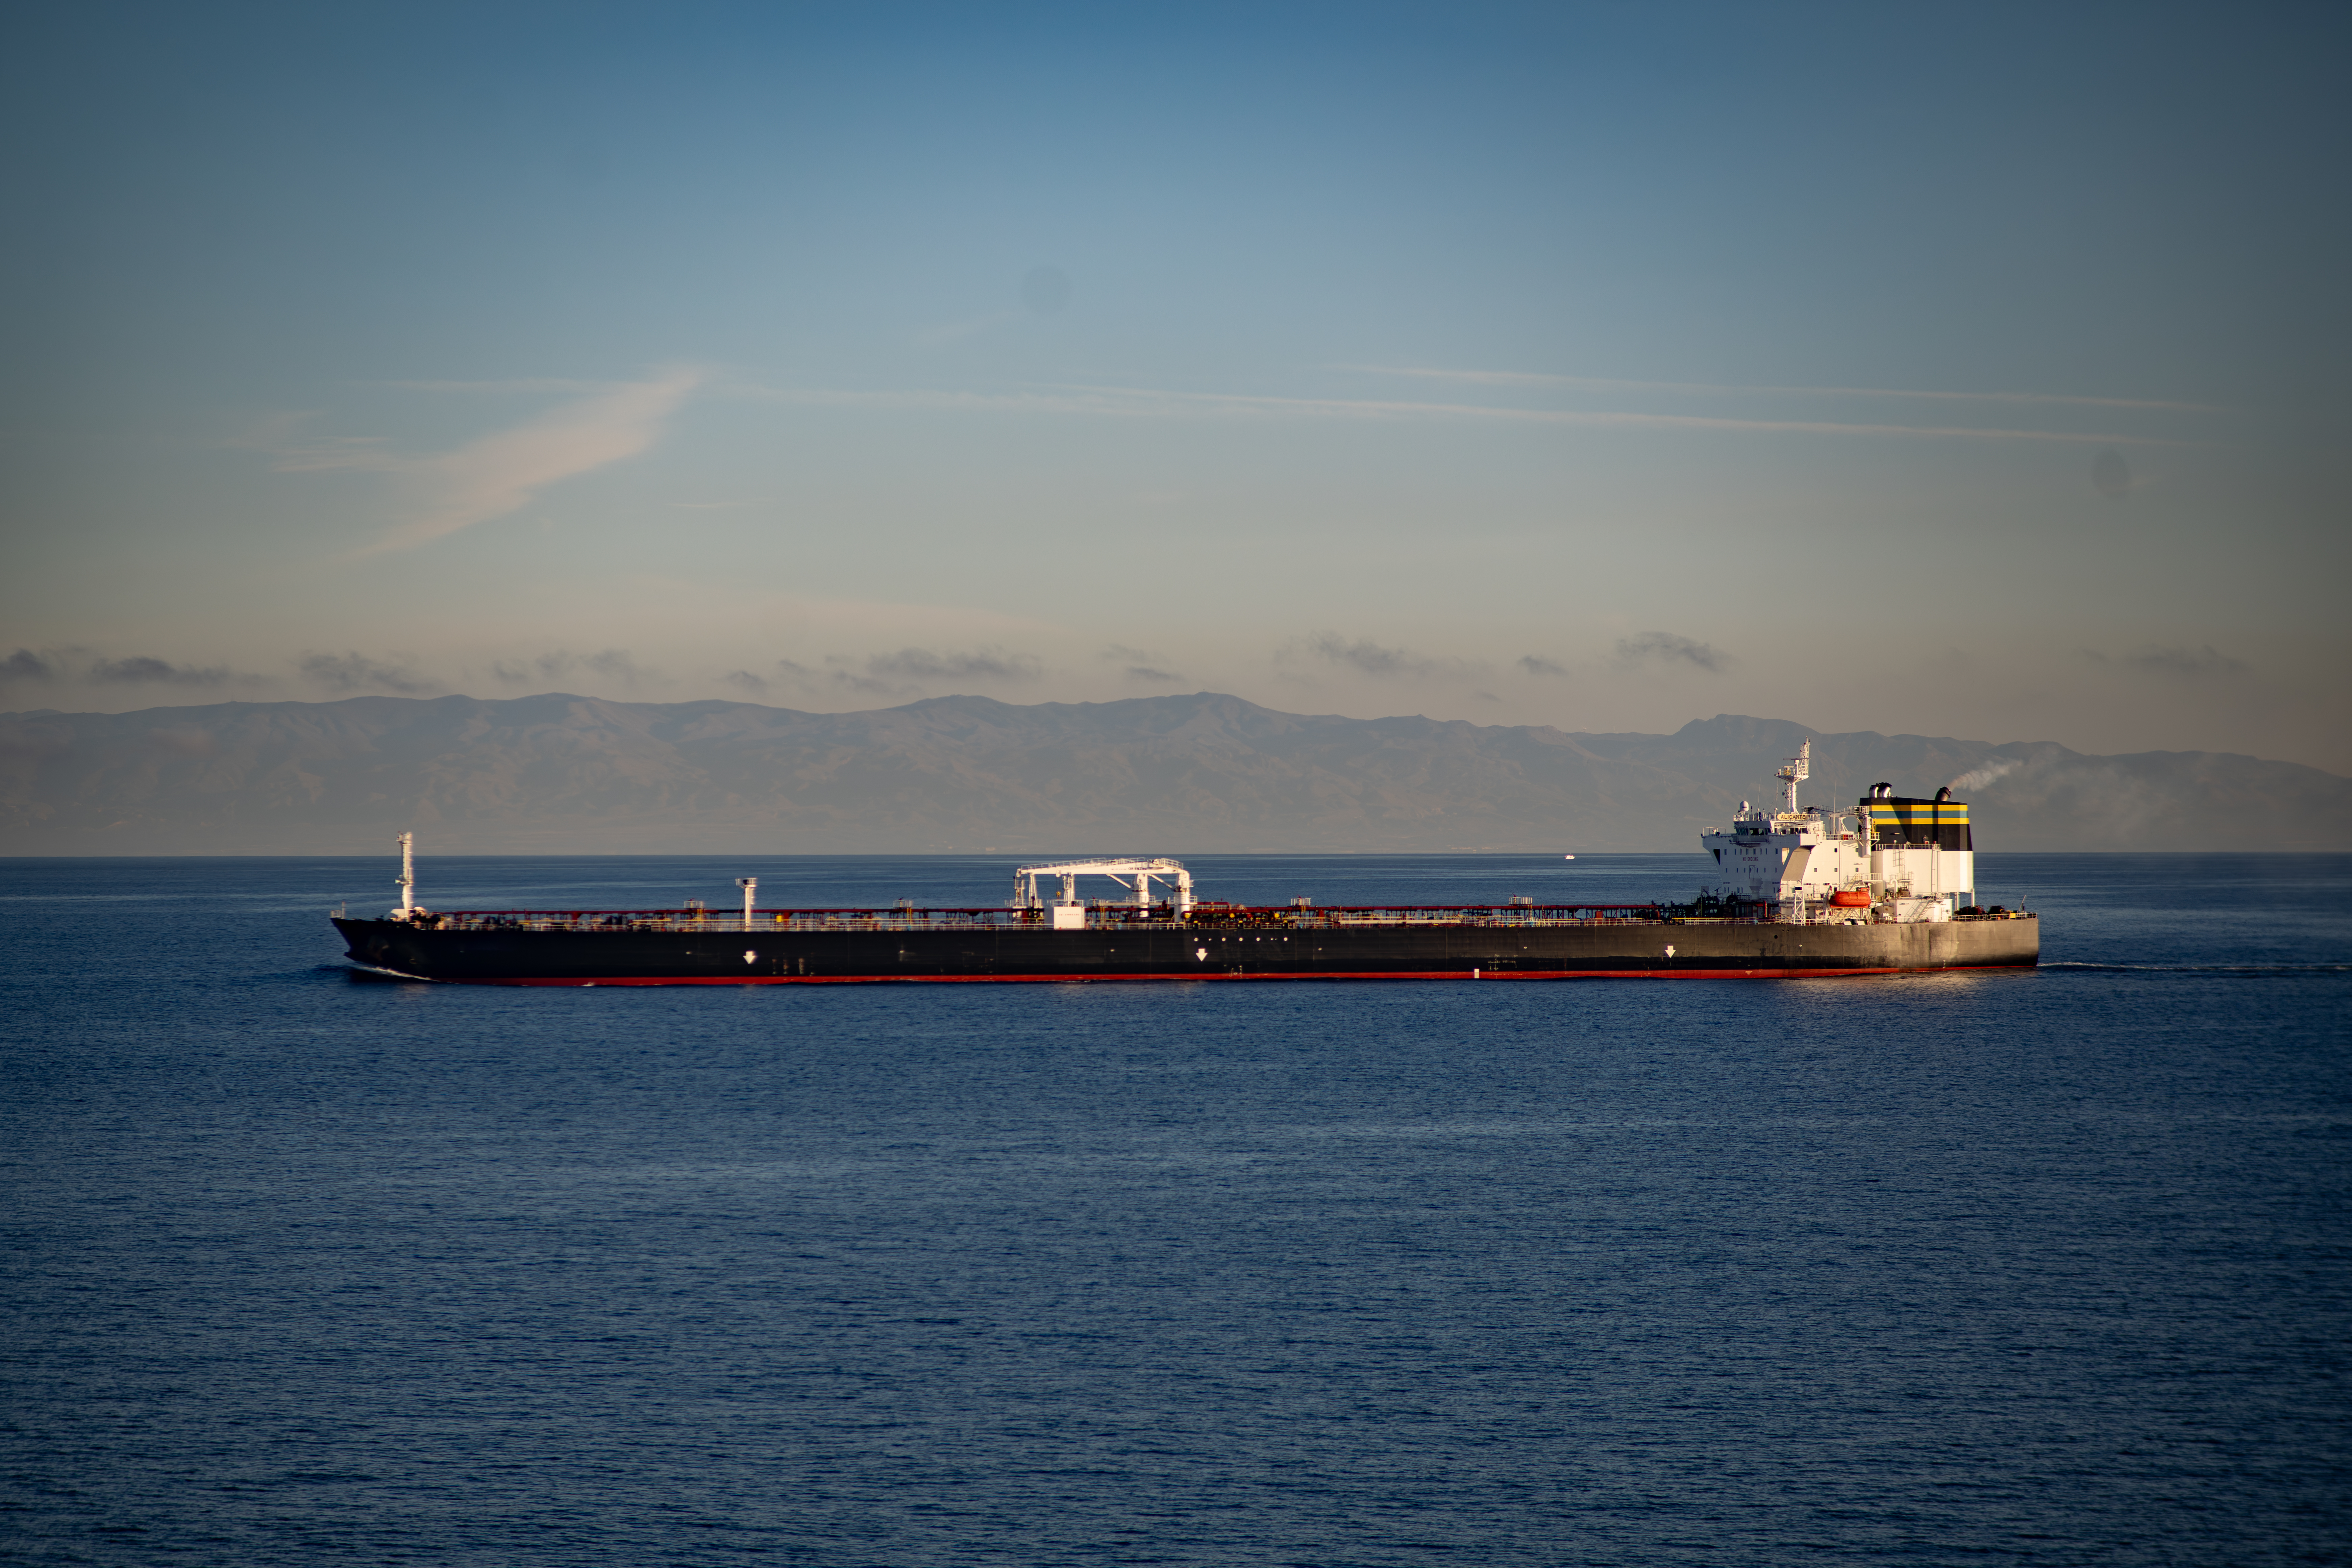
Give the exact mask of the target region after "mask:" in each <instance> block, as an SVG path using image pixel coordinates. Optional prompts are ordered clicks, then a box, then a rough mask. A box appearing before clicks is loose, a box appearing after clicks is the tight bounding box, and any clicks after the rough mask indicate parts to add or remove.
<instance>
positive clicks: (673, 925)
mask: <svg viewBox="0 0 2352 1568" xmlns="http://www.w3.org/2000/svg"><path fill="white" fill-rule="evenodd" d="M1855 912H1856V913H1862V914H1864V915H1865V916H1866V915H1867V913H1868V911H1855ZM1845 913H1846V912H1845V911H1843V910H1841V911H1839V912H1838V915H1837V917H1835V918H1836V919H1837V920H1838V921H1843V920H1844V918H1845ZM1950 918H1951V919H1952V920H1954V921H2009V920H2032V919H2033V918H2034V917H2033V916H2032V914H2030V913H2029V912H2027V911H2025V910H2004V911H2003V912H2001V913H2000V914H1975V915H1954V916H1952V917H1950ZM415 923H416V924H418V925H420V926H423V927H425V928H426V929H429V930H437V931H683V932H688V933H694V932H702V933H707V934H709V935H713V936H717V935H721V934H724V933H727V932H730V931H731V932H734V933H736V934H738V935H741V934H743V933H745V932H747V931H748V932H750V933H751V934H753V935H757V934H759V933H760V932H762V931H1050V930H1053V929H1055V927H1054V926H1053V925H1052V922H1051V921H1049V920H1048V919H1047V918H1046V914H1045V910H1022V909H1003V908H980V909H936V910H911V909H890V910H874V909H855V910H753V911H752V912H751V919H750V920H749V921H746V920H745V919H744V917H743V916H742V915H741V914H740V913H737V912H734V911H719V910H447V911H432V912H427V911H422V910H420V911H419V912H418V915H417V917H416V921H415ZM1795 923H1799V922H1796V921H1790V920H1787V919H1784V918H1776V917H1774V916H1772V915H1769V914H1738V915H1723V914H1709V915H1702V914H1687V913H1679V912H1675V911H1671V910H1668V909H1666V908H1665V907H1664V906H1661V905H1656V904H1535V905H1528V904H1367V905H1357V906H1337V905H1335V906H1328V907H1323V908H1315V909H1298V908H1290V909H1280V908H1260V907H1253V906H1241V905H1231V904H1226V905H1198V906H1195V907H1194V909H1193V910H1192V915H1191V917H1190V918H1188V919H1179V918H1178V917H1177V915H1176V913H1175V911H1174V910H1173V908H1172V907H1171V906H1169V905H1165V904H1160V905H1155V906H1153V907H1152V908H1150V909H1149V910H1144V909H1138V908H1135V907H1134V906H1132V905H1118V904H1111V905H1105V906H1101V907H1097V908H1093V909H1089V910H1087V923H1086V929H1087V930H1088V931H1129V930H1138V929H1158V930H1164V931H1202V932H1209V931H1332V930H1341V929H1349V928H1354V927H1360V926H1478V927H1483V928H1489V929H1494V928H1499V929H1504V930H1513V929H1522V928H1527V927H1557V926H1657V925H1789V924H1795ZM1806 923H1811V924H1828V923H1832V919H1831V918H1830V914H1829V911H1828V910H1818V911H1816V912H1815V915H1814V918H1813V919H1812V920H1811V921H1809V922H1806ZM1061 929H1064V930H1067V929H1069V928H1067V927H1064V928H1061Z"/></svg>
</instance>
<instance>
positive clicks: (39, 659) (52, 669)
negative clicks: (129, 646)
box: [0, 647, 267, 689]
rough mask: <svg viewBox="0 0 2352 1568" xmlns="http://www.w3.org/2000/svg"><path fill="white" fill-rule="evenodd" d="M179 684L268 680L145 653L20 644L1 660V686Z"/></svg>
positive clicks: (245, 683)
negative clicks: (116, 654) (119, 654)
mask: <svg viewBox="0 0 2352 1568" xmlns="http://www.w3.org/2000/svg"><path fill="white" fill-rule="evenodd" d="M16 684H26V685H49V684H57V685H79V684H88V685H93V686H178V687H188V688H196V689H210V688H213V687H220V686H229V685H239V686H250V685H255V684H267V678H265V677H262V676H258V675H249V674H247V673H246V672H244V671H242V670H236V669H231V668H228V667H227V666H226V665H220V664H201V665H200V664H174V663H173V662H172V661H171V660H170V659H166V658H154V657H153V656H152V655H149V654H131V655H130V656H128V657H126V658H107V657H106V656H105V655H103V654H100V653H97V652H95V651H93V650H92V649H89V648H86V647H68V648H48V649H46V650H44V651H41V652H35V651H34V650H33V649H31V648H28V647H20V648H18V649H16V651H15V652H14V653H12V654H10V655H9V656H8V657H7V658H0V685H16Z"/></svg>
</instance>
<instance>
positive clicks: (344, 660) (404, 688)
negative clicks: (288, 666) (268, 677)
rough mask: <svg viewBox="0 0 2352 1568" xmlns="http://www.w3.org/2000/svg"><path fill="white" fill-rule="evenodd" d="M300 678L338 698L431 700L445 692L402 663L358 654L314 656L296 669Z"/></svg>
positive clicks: (318, 654) (437, 683) (397, 660)
mask: <svg viewBox="0 0 2352 1568" xmlns="http://www.w3.org/2000/svg"><path fill="white" fill-rule="evenodd" d="M296 668H299V670H300V671H301V672H302V678H303V679H306V680H309V681H312V682H314V683H316V684H317V685H320V686H323V687H325V688H326V689H328V690H330V691H332V692H335V693H337V694H338V695H341V696H349V695H351V694H352V693H354V692H361V691H389V692H391V693H393V694H394V696H398V697H431V696H435V695H436V694H438V693H440V692H442V691H446V690H447V689H448V688H446V687H445V686H444V685H442V684H441V683H440V682H439V681H437V680H434V679H429V678H427V677H425V676H424V675H421V674H419V673H417V671H416V670H415V668H413V667H411V666H410V665H409V663H408V662H407V660H405V659H393V660H383V659H373V658H368V657H367V656H366V655H365V654H360V653H314V654H309V655H306V656H305V657H304V658H302V659H301V660H300V661H299V663H298V665H297V666H296Z"/></svg>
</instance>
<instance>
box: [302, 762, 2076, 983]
mask: <svg viewBox="0 0 2352 1568" xmlns="http://www.w3.org/2000/svg"><path fill="white" fill-rule="evenodd" d="M1811 752H1812V744H1811V742H1806V743H1805V744H1804V746H1803V747H1802V748H1801V750H1800V751H1799V753H1798V754H1797V755H1796V756H1794V757H1792V758H1790V759H1789V761H1788V762H1787V763H1784V764H1782V766H1781V768H1780V771H1779V773H1778V774H1777V775H1776V776H1777V777H1778V778H1779V780H1780V783H1781V784H1782V786H1783V789H1782V796H1783V798H1782V800H1781V802H1780V807H1779V809H1777V810H1770V811H1766V810H1759V809H1754V808H1751V807H1750V806H1749V805H1748V803H1747V802H1745V801H1743V802H1741V803H1740V808H1739V811H1738V814H1737V815H1736V816H1734V817H1733V819H1732V822H1731V826H1729V827H1727V828H1723V829H1720V830H1717V831H1713V832H1709V833H1706V834H1702V835H1701V836H1700V839H1699V842H1700V845H1701V847H1704V848H1705V849H1706V852H1707V853H1708V855H1709V856H1710V857H1711V860H1712V870H1711V872H1710V875H1709V877H1708V879H1707V881H1706V884H1705V885H1704V886H1703V887H1702V888H1701V889H1700V890H1699V892H1698V893H1697V895H1696V897H1695V898H1693V899H1691V900H1689V901H1687V902H1680V903H1676V902H1658V903H1649V904H1538V903H1535V902H1533V901H1532V900H1520V901H1517V902H1507V903H1502V904H1477V905H1453V904H1448V905H1423V904H1412V905H1406V904H1397V905H1379V906H1354V907H1341V908H1334V907H1318V906H1315V905H1312V904H1309V903H1307V902H1306V901H1305V900H1298V901H1296V902H1294V903H1293V904H1291V905H1289V906H1287V907H1270V906H1260V905H1244V904H1228V903H1217V902H1213V901H1210V900H1201V899H1196V898H1195V897H1194V896H1193V890H1192V875H1191V873H1190V872H1188V871H1187V870H1186V869H1185V868H1184V867H1183V865H1182V863H1181V862H1180V861H1177V860H1171V859H1168V858H1160V857H1143V858H1121V859H1106V860H1063V861H1052V862H1046V863H1043V864H1037V865H1029V866H1023V867H1020V868H1017V869H1016V870H1015V871H1014V872H1013V897H1012V898H1011V899H1010V900H1007V902H1006V903H1005V904H1003V905H1002V906H991V907H985V908H971V909H916V908H913V907H912V906H911V903H910V902H909V901H904V900H902V901H901V902H900V903H899V905H898V907H896V908H893V909H761V908H759V907H758V902H757V894H758V886H759V884H758V879H756V878H751V877H743V878H739V879H737V882H736V885H737V887H738V888H739V889H741V893H742V910H741V912H740V915H739V914H737V913H736V912H734V911H733V910H726V911H719V910H709V909H704V908H699V907H691V906H690V907H688V908H685V909H675V910H562V911H551V910H463V911H436V910H427V909H425V908H423V907H422V906H420V905H418V904H417V903H416V902H415V888H416V878H415V841H414V838H413V836H411V835H408V834H403V835H401V837H400V844H401V854H402V859H401V875H400V880H399V883H398V886H399V888H400V890H401V900H400V907H399V908H397V909H395V910H392V911H391V912H390V913H388V914H386V915H384V916H383V917H382V918H380V919H373V920H370V919H352V918H347V917H345V916H341V915H339V916H336V917H335V926H336V929H337V930H338V931H341V933H342V936H343V939H344V941H345V942H347V943H348V944H349V947H350V952H351V957H352V959H353V960H354V961H355V962H356V963H358V964H360V965H361V966H362V968H364V969H366V970H369V971H373V972H376V973H383V974H388V975H394V976H399V977H402V978H406V979H415V980H435V981H448V982H461V983H466V984H480V985H795V984H797V985H814V984H858V983H875V982H883V981H910V982H927V981H928V982H941V981H1088V980H1104V981H1110V980H1127V981H1131V980H1202V981H1210V980H1217V981H1226V980H1478V981H1485V980H1585V979H1656V980H1727V979H1740V980H1747V979H1796V978H1803V977H1808V976H1830V975H1857V974H1891V973H1905V972H1910V971H1920V970H1943V969H2014V968H2030V967H2032V965H2034V964H2035V963H2037V962H2039V960H2040V956H2041V947H2042V942H2041V929H2040V922H2039V921H2038V920H2037V919H2036V918H2035V917H2034V916H2032V915H2031V914H2029V913H2026V912H2024V911H2021V910H2006V909H2002V908H2000V906H1998V905H1996V906H1994V907H1993V908H1991V909H1989V910H1988V909H1982V908H1979V906H1978V904H1977V901H1976V857H1975V849H1974V845H1973V843H1972V841H1971V837H1970V833H1969V808H1968V806H1967V805H1966V804H1965V803H1963V802H1960V801H1957V800H1954V799H1952V798H1951V793H1952V792H1951V791H1950V790H1949V789H1943V790H1939V791H1937V793H1936V795H1934V796H1933V797H1932V798H1920V797H1913V796H1905V795H1895V794H1894V793H1893V790H1894V786H1893V785H1892V784H1875V785H1874V786H1872V789H1871V792H1870V794H1869V795H1866V796H1864V798H1863V799H1862V800H1860V801H1859V802H1857V803H1856V805H1855V806H1854V808H1853V810H1852V811H1832V810H1823V809H1822V808H1821V807H1819V806H1800V805H1798V804H1797V795H1798V788H1797V786H1798V784H1800V783H1801V782H1802V781H1803V780H1804V779H1805V778H1806V777H1807V776H1808V773H1809V772H1810V763H1811ZM1082 877H1099V878H1108V879H1110V880H1111V881H1112V882H1113V883H1114V884H1115V885H1116V886H1118V888H1119V889H1121V896H1120V897H1118V898H1115V899H1109V900H1092V901H1089V900H1083V899H1081V898H1079V897H1078V892H1077V889H1078V882H1079V879H1080V878H1082ZM1041 882H1042V883H1044V884H1045V886H1044V887H1043V888H1041Z"/></svg>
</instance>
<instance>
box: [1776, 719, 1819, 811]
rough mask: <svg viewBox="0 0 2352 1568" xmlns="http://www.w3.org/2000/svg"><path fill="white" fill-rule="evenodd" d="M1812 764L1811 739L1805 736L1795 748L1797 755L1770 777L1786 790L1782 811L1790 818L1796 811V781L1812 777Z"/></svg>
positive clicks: (1782, 764)
mask: <svg viewBox="0 0 2352 1568" xmlns="http://www.w3.org/2000/svg"><path fill="white" fill-rule="evenodd" d="M1812 763H1813V742H1812V738H1811V736H1807V737H1806V738H1805V741H1804V743H1803V744H1801V745H1800V746H1799V747H1798V748H1797V754H1796V755H1795V756H1793V757H1790V759H1789V760H1788V761H1787V762H1785V763H1781V764H1780V772H1778V773H1774V774H1773V775H1772V776H1773V777H1774V778H1776V779H1779V780H1780V783H1781V784H1782V785H1783V786H1785V788H1786V790H1787V794H1788V797H1789V798H1788V801H1787V804H1786V806H1785V808H1784V809H1786V810H1787V811H1788V813H1789V814H1790V816H1795V815H1796V811H1797V781H1798V780H1800V779H1808V778H1811V777H1812V776H1813V766H1812Z"/></svg>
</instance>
